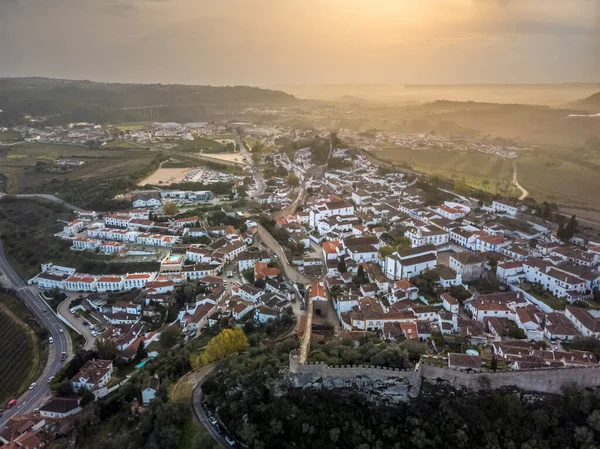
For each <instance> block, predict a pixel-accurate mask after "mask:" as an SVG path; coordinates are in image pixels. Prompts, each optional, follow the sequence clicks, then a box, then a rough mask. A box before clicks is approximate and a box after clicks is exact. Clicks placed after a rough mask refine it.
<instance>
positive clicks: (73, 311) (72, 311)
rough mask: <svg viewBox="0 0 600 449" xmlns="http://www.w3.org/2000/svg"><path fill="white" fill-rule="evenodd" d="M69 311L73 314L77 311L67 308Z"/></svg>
mask: <svg viewBox="0 0 600 449" xmlns="http://www.w3.org/2000/svg"><path fill="white" fill-rule="evenodd" d="M69 312H71V313H72V314H73V315H75V312H77V311H76V310H75V309H69Z"/></svg>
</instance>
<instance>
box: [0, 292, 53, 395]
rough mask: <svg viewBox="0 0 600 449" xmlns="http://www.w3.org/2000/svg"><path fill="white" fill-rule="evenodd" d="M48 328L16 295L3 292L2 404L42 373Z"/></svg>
mask: <svg viewBox="0 0 600 449" xmlns="http://www.w3.org/2000/svg"><path fill="white" fill-rule="evenodd" d="M46 338H47V332H46V330H45V329H43V328H42V327H40V326H39V324H38V323H37V321H36V319H35V317H34V316H33V314H32V313H31V312H30V311H29V310H28V309H27V307H26V306H25V304H23V302H21V300H20V299H18V298H17V297H16V296H14V295H12V294H9V293H0V360H2V361H3V363H0V404H1V405H4V404H6V402H7V401H9V400H10V399H12V398H14V397H18V396H19V395H20V394H21V393H22V392H23V391H25V390H26V389H27V387H28V386H29V384H30V383H31V382H34V381H35V380H36V379H37V378H38V377H39V375H40V374H41V372H42V370H43V369H44V366H45V365H46V360H47V358H48V346H47V343H46Z"/></svg>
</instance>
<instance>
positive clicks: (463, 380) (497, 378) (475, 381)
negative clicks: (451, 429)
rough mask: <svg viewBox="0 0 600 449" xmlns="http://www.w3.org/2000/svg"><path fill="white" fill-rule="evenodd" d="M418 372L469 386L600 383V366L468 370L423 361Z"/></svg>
mask: <svg viewBox="0 0 600 449" xmlns="http://www.w3.org/2000/svg"><path fill="white" fill-rule="evenodd" d="M420 372H421V377H422V378H423V379H426V380H427V381H429V382H438V381H442V382H447V383H448V384H450V385H452V386H456V387H464V388H468V389H472V390H480V389H486V388H491V389H494V388H502V387H517V388H519V389H521V390H525V391H535V392H539V393H560V392H561V390H562V389H563V388H564V387H568V386H573V385H575V386H577V387H580V388H593V387H598V386H600V367H593V368H558V369H537V370H522V371H508V372H496V373H494V372H487V373H485V372H484V373H469V372H465V371H459V370H453V369H449V368H439V367H436V366H431V365H422V366H421V369H420Z"/></svg>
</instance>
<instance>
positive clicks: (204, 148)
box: [177, 137, 228, 153]
mask: <svg viewBox="0 0 600 449" xmlns="http://www.w3.org/2000/svg"><path fill="white" fill-rule="evenodd" d="M177 150H179V151H189V152H194V153H200V152H201V153H226V152H227V151H228V149H227V147H226V146H225V145H223V144H222V143H220V142H216V141H214V140H210V139H204V138H202V137H196V138H195V139H194V140H182V141H181V142H178V143H177Z"/></svg>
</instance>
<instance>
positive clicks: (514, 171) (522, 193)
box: [513, 161, 529, 201]
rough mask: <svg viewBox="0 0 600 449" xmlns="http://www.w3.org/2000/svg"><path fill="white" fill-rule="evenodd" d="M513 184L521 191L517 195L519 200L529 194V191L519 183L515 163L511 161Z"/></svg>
mask: <svg viewBox="0 0 600 449" xmlns="http://www.w3.org/2000/svg"><path fill="white" fill-rule="evenodd" d="M513 184H514V185H515V187H516V188H517V189H519V190H520V191H521V196H520V197H519V201H523V200H524V199H525V198H527V196H528V195H529V192H528V191H527V190H525V189H524V188H523V186H522V185H521V184H519V179H518V178H517V164H516V163H515V162H514V161H513Z"/></svg>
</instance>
